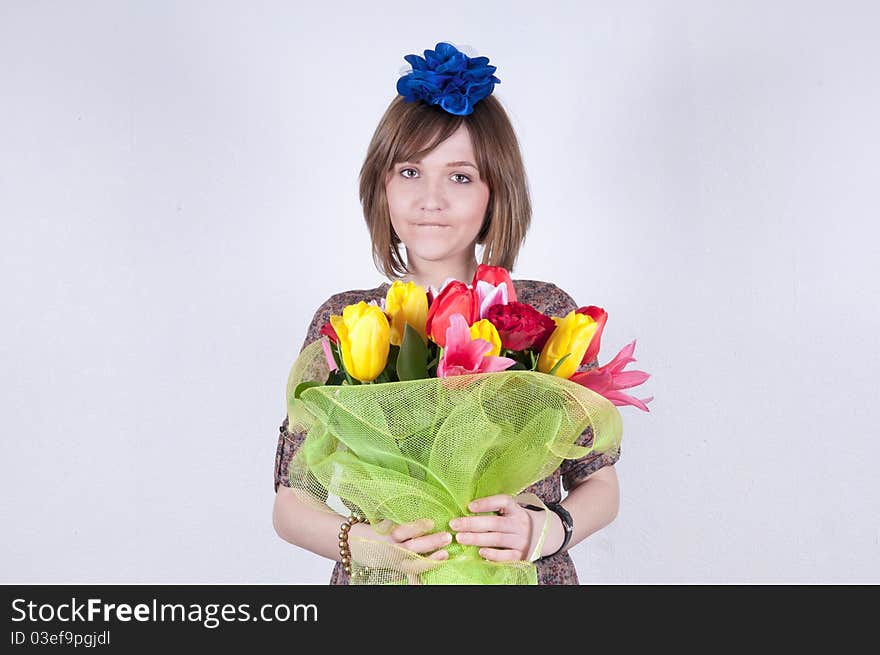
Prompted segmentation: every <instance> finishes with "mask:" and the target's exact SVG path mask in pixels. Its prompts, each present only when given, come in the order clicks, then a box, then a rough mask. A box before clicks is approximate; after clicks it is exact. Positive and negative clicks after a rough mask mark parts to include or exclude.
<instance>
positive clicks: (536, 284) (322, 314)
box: [275, 280, 620, 585]
mask: <svg viewBox="0 0 880 655" xmlns="http://www.w3.org/2000/svg"><path fill="white" fill-rule="evenodd" d="M390 286H391V285H390V284H389V283H387V282H385V283H382V284H380V285H379V286H378V287H376V288H375V289H353V290H351V291H344V292H341V293H337V294H335V295H333V296H331V297H330V298H329V299H328V300H327V301H325V302H324V304H322V305H321V306H320V307H319V308H318V310H317V312H315V316H314V318H313V319H312V323H311V325H310V326H309V328H308V331H307V332H306V337H305V339H304V341H303V345H302V348H305V347H306V346H307V345H308V344H310V343H312V342H313V341H315V340H316V339H317V338H318V337H319V332H320V330H321V327H322V326H323V325H324V324H325V323H326V322H327V321H329V320H330V315H331V314H334V315H337V316H340V315H342V310H343V308H344V307H345V306H347V305H351V304H355V303H357V302H359V301H361V300H363V301H366V302H369V301H370V300H375V301H376V302H377V303H379V302H380V301H381V299H382V298H385V296H386V295H387V293H388V289H389V287H390ZM513 286H514V289H515V290H516V296H517V301H518V302H522V303H526V304H529V305H532V306H533V307H534V308H535V309H537V310H538V311H540V312H542V313H544V314H546V315H548V316H559V317H562V316H565V315H566V314H568V312H570V311H571V310H573V309H577V308H578V307H579V305H578V304H577V303H575V301H574V300H573V299H572V297H571V296H570V295H568V294H567V293H566V292H565V291H563V290H562V289H560V288H559V287H557V286H556V285H555V284H552V283H550V282H541V281H538V280H513ZM302 348H301V349H300V352H301V351H302ZM597 365H598V362H597V360H593V362H591V363H590V364H587V365H584V366H582V367H580V368H579V369H578V370H588V369H591V368H594V367H595V366H597ZM287 426H288V424H287V417H286V416H285V417H284V421H283V422H282V424H281V427H280V435H279V437H278V449H277V451H276V454H275V491H276V492H277V491H278V485H279V484H281V485H284V486H290V482H289V480H288V478H287V468H288V465H289V464H290V460H291V458H292V457H293V455H294V453H296V450H297V448H298V447H299V446H300V444H302V442H303V440H304V439H305V435H304V434H302V433H301V432H299V431H294V432H288V430H287ZM592 441H593V432H592V429H591V428H589V427H588V428H587V429H586V430H585V431H584V432H583V433H582V434H581V436H580V437H579V438H578V440H577V443H578V445H581V446H589V445H590V444H591V443H592ZM619 458H620V449H618V450H617V451H615V452H612V453H598V454H595V453H591V454H588V455H585V456H584V457H582V458H581V459H577V460H567V459H566V460H562V464H560V466H559V468H557V469H556V471H554V472H553V473H552V474H551V475H549V476H548V477H546V478H544V479H543V480H541V481H539V482H536V483H535V484H533V485H532V486H530V487H528V488H527V489H525V490H524V491H525V492H532V493H534V494H535V495H536V496H538V497H539V498H540V499H541V500H542V501H544V502H545V503H550V502H557V503H558V502H559V501H560V500H561V495H562V494H561V491H560V483H561V485H562V487H563V488H564V489H565V491H570V490H571V489H572V488H574V487H575V486H577V485H578V484H579V483H581V482H583V481H584V480H585V479H586V478H587V477H588V476H589V475H591V474H592V473H594V472H595V471H597V470H599V469H600V468H602V467H603V466H609V465H612V464H614V463H615V462H617V460H618V459H619ZM343 520H344V518H343V517H340V523H341V522H342V521H343ZM536 566H537V569H538V584H539V585H576V584H580V583H579V581H578V576H577V571H576V569H575V566H574V562H573V561H572V559H571V556H570V555H569V554H568V552H561V553H558V554H556V555H554V556H552V557H548V558H546V559H542V560H539V561H537V562H536ZM330 584H331V585H346V584H349V576H348V574H347V573H346V572H345V571H344V570H343V568H342V563H341V562H336V565H335V566H334V568H333V572H332V575H331V577H330Z"/></svg>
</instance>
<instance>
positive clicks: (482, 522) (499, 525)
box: [449, 516, 516, 532]
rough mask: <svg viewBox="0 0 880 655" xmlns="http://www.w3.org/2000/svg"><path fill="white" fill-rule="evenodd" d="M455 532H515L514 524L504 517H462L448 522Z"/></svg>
mask: <svg viewBox="0 0 880 655" xmlns="http://www.w3.org/2000/svg"><path fill="white" fill-rule="evenodd" d="M449 527H450V528H452V529H453V530H455V531H456V532H515V531H516V523H515V522H511V521H510V519H509V518H507V517H504V516H463V517H461V518H457V519H455V520H453V521H450V522H449Z"/></svg>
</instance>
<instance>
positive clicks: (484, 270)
mask: <svg viewBox="0 0 880 655" xmlns="http://www.w3.org/2000/svg"><path fill="white" fill-rule="evenodd" d="M480 280H482V281H484V282H488V283H489V284H491V285H492V286H494V287H497V286H498V285H499V284H502V283H504V284H505V285H506V286H507V302H509V303H510V302H516V290H515V289H514V288H513V280H511V279H510V273H508V272H507V269H506V268H504V267H503V266H486V265H485V264H480V265H478V266H477V271H476V272H475V273H474V280H473V282H472V283H471V287H472V288H474V289H476V288H477V282H479V281H480Z"/></svg>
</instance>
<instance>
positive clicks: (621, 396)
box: [568, 341, 654, 412]
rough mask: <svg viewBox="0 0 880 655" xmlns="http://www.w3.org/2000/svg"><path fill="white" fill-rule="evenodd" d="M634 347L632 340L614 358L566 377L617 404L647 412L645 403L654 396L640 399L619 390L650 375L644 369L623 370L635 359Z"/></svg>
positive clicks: (634, 384) (632, 385) (640, 381)
mask: <svg viewBox="0 0 880 655" xmlns="http://www.w3.org/2000/svg"><path fill="white" fill-rule="evenodd" d="M635 348H636V342H635V341H633V342H631V343H629V344H627V345H625V346H624V347H623V348H621V349H620V352H619V353H617V355H615V356H614V359H612V360H611V361H610V362H608V363H607V364H605V366H600V367H598V368H594V369H591V370H589V371H581V372H579V373H575V374H574V375H572V376H571V377H570V378H568V379H569V380H571V381H572V382H577V383H578V384H580V385H581V386H584V387H586V388H587V389H592V390H593V391H595V392H596V393H598V394H599V395H601V396H604V397H605V398H607V399H608V400H610V401H611V402H612V403H614V404H615V405H617V406H621V405H632V406H634V407H638V408H639V409H641V410H642V411H645V412H649V411H651V410H649V409H648V407H647V405H646V403H649V402H651V401H652V400H654V396H651V397H649V398H644V399H641V400H640V399H638V398H634V397H632V396H629V395H627V394H625V393H622V392H621V391H620V390H621V389H629V388H631V387H635V386H638V385H640V384H642V382H644V381H645V380H647V379H648V378H649V377H651V376H650V375H649V374H648V373H645V372H644V371H624V370H623V368H624V367H625V366H626V365H627V364H629V363H630V362H634V361H636V360H635V358H634V357H632V354H633V351H635Z"/></svg>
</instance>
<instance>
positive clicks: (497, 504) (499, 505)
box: [468, 494, 516, 514]
mask: <svg viewBox="0 0 880 655" xmlns="http://www.w3.org/2000/svg"><path fill="white" fill-rule="evenodd" d="M515 505H516V501H515V500H514V499H513V496H511V495H510V494H496V495H494V496H486V497H485V498H477V499H475V500H472V501H471V502H470V503H469V504H468V509H469V510H470V511H472V512H499V513H500V514H509V513H510V512H511V511H513V509H514V507H515Z"/></svg>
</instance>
